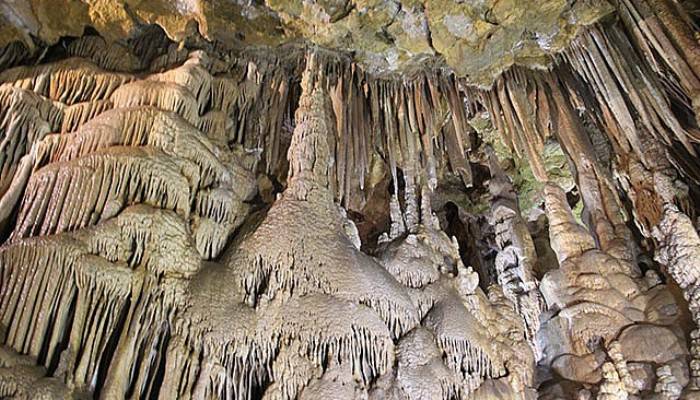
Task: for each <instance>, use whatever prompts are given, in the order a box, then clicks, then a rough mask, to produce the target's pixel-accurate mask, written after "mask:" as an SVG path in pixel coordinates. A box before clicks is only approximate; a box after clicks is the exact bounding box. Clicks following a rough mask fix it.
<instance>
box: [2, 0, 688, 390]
mask: <svg viewBox="0 0 700 400" xmlns="http://www.w3.org/2000/svg"><path fill="white" fill-rule="evenodd" d="M617 8H618V13H617V15H616V16H617V17H618V19H617V20H614V21H607V22H605V23H600V24H596V25H592V26H589V27H588V28H587V29H585V30H584V31H583V32H581V33H580V35H578V37H577V38H576V39H575V40H574V41H573V42H572V43H571V45H570V46H569V47H568V48H567V49H566V50H565V51H563V52H562V53H560V54H558V55H556V56H554V57H553V58H552V68H551V69H550V70H548V71H530V70H526V69H524V68H520V67H515V68H513V69H511V70H510V71H507V72H506V73H504V74H503V75H502V76H501V77H500V78H498V79H497V80H496V82H495V83H494V85H493V87H492V88H490V89H484V88H480V89H477V88H470V87H468V85H467V84H466V81H464V80H462V79H459V78H457V77H455V76H454V75H453V74H451V73H449V72H447V71H444V70H440V71H420V72H415V73H412V74H410V75H404V76H401V77H391V78H387V77H383V78H379V77H375V76H372V75H370V74H368V73H366V72H364V71H363V70H362V68H361V67H360V66H358V65H356V64H354V63H353V62H352V61H351V59H350V58H349V57H347V56H346V55H339V54H335V53H329V52H326V51H323V50H320V49H307V48H300V47H295V46H288V47H284V48H282V49H281V50H282V51H280V52H279V54H283V55H275V54H263V53H262V52H260V51H246V52H243V53H241V54H237V55H235V56H232V55H231V54H227V55H226V57H221V56H222V55H221V54H220V53H219V52H217V51H216V49H215V48H212V47H208V48H205V47H206V46H199V47H198V49H196V50H194V47H197V46H194V47H193V48H188V46H185V45H184V43H183V44H182V45H180V46H178V45H176V44H175V43H172V42H170V41H169V40H168V39H167V37H165V35H164V34H163V33H162V32H159V31H158V30H157V29H156V30H152V29H151V28H148V29H145V32H144V33H143V34H142V35H141V36H140V37H137V38H134V39H130V40H128V41H125V42H123V43H108V42H106V41H105V40H104V39H102V38H100V37H98V36H85V37H82V38H78V39H75V40H73V41H70V42H68V43H64V45H63V46H61V49H60V55H61V56H65V57H56V58H57V59H55V60H51V61H49V62H38V63H37V65H31V66H30V65H20V66H16V67H14V68H9V69H4V70H2V71H0V138H1V140H2V141H1V143H0V168H1V169H0V171H1V173H0V228H1V229H0V235H1V236H2V238H3V240H4V244H3V245H2V247H0V340H1V342H2V345H1V346H0V397H3V398H4V397H9V398H33V397H35V396H37V395H39V396H44V397H46V398H83V397H99V398H108V399H112V398H115V399H117V398H161V399H173V398H183V399H188V398H192V399H200V398H227V399H256V398H263V399H270V400H272V399H295V398H300V399H331V398H332V399H346V398H347V399H351V398H358V399H367V398H369V399H377V400H378V399H397V400H399V399H425V398H431V399H494V398H495V399H519V398H522V399H534V398H543V399H571V398H579V399H588V398H594V397H596V398H598V399H611V400H621V399H635V398H636V399H642V398H654V399H678V398H680V396H681V395H683V396H685V398H695V397H694V396H698V393H699V392H700V333H699V332H700V331H698V330H697V329H695V330H692V329H693V328H696V325H697V324H698V323H700V289H699V288H700V272H698V263H700V237H699V236H698V228H697V226H696V225H695V224H694V221H693V218H694V217H695V212H696V210H697V209H698V207H699V206H700V204H699V203H698V200H697V196H698V184H699V183H700V164H699V163H698V162H697V155H696V154H697V152H698V150H699V149H700V146H698V142H700V128H699V127H698V118H697V117H698V113H697V110H698V103H699V102H700V100H698V98H700V97H698V96H700V94H699V93H700V90H699V89H700V83H699V82H700V65H699V64H698V57H697V56H698V52H699V51H700V46H699V45H698V42H697V29H695V27H694V25H693V22H692V21H691V20H690V16H689V15H688V14H684V13H683V10H682V9H681V8H680V6H678V5H676V4H674V3H673V2H671V1H667V0H621V1H619V2H618V3H617ZM54 51H57V50H56V49H54ZM28 57H29V55H28V51H27V49H25V48H22V47H18V46H10V47H8V48H5V49H3V50H2V51H0V68H6V67H9V66H13V65H18V64H21V63H22V61H23V60H27V59H28ZM224 60H226V61H224ZM38 61H41V60H38ZM484 110H485V111H486V113H487V115H488V117H489V119H490V121H491V122H492V124H493V127H494V128H495V129H496V131H497V132H498V134H499V138H500V141H501V142H502V143H503V144H505V147H506V148H507V149H508V150H509V151H510V154H511V157H512V158H518V159H519V158H522V159H525V160H526V161H527V163H528V165H529V167H530V170H531V171H532V175H533V176H534V179H535V180H536V181H537V182H538V184H539V185H540V187H541V188H542V189H541V191H542V196H541V198H542V199H543V201H542V204H540V205H536V206H539V207H540V212H541V213H542V214H543V215H544V216H545V217H546V229H547V231H548V235H547V236H548V238H547V240H545V244H544V245H543V244H542V240H540V239H541V238H536V237H534V235H533V234H532V233H531V231H533V229H532V226H531V225H532V224H529V222H532V221H528V219H527V216H526V215H524V214H525V211H528V212H530V210H522V209H521V206H520V203H519V199H518V188H517V185H516V182H514V181H513V179H511V177H509V176H508V174H507V172H506V169H507V168H505V166H506V164H507V162H505V161H506V160H503V159H499V155H500V156H502V154H501V153H498V152H496V151H494V149H492V148H491V147H490V146H488V145H486V144H484V143H483V141H482V140H481V138H479V137H476V136H477V134H476V132H475V131H474V129H473V128H472V127H471V125H470V121H471V120H472V118H473V117H474V116H475V114H476V113H477V112H482V111H484ZM551 143H556V144H557V145H558V146H560V147H561V149H562V150H563V151H564V153H565V154H566V156H567V158H568V160H569V161H570V167H571V170H572V175H573V176H574V179H575V183H576V190H574V191H570V192H568V193H567V191H566V190H564V189H563V188H562V187H560V186H559V185H558V184H557V183H556V180H555V179H554V177H553V172H552V171H551V168H550V167H548V165H547V162H546V159H545V156H546V154H545V150H546V148H547V146H549V145H550V144H551ZM497 153H498V154H497ZM483 175H488V176H486V177H484V176H483ZM265 180H267V181H268V182H269V181H273V182H274V185H277V189H276V190H277V192H278V193H275V194H276V198H274V199H271V200H269V203H270V204H265V205H261V204H260V202H262V201H264V200H261V198H263V197H264V193H263V189H264V182H265ZM450 180H451V182H453V183H454V182H459V184H458V185H455V186H458V187H459V189H458V192H459V193H461V195H462V196H464V197H467V196H468V195H470V194H471V193H475V192H476V193H478V192H479V191H480V190H481V189H485V187H486V186H488V188H487V190H484V191H483V193H484V196H485V198H486V199H487V200H486V201H487V202H488V204H489V205H490V207H486V211H483V216H486V217H487V218H482V221H483V222H482V223H483V224H485V225H487V226H488V229H484V230H482V231H481V232H482V233H483V232H490V233H489V235H486V234H484V235H483V236H484V237H478V238H469V240H468V241H466V242H465V241H464V238H457V237H452V238H450V237H448V235H447V234H446V233H445V231H446V230H448V228H454V227H455V226H456V224H458V223H463V222H464V221H463V220H462V217H463V216H465V215H467V214H470V213H475V211H473V210H466V209H461V208H460V209H459V213H457V214H456V216H455V218H454V219H455V221H445V218H444V216H443V218H442V219H441V218H440V217H439V216H438V215H437V214H436V212H435V211H439V210H438V209H437V208H438V207H436V206H435V204H439V202H440V201H442V202H444V200H443V199H441V198H440V195H441V193H444V192H445V191H446V190H454V188H450V185H449V184H446V182H447V181H450ZM382 190H384V191H387V192H388V193H386V194H384V195H383V196H378V195H377V194H376V192H377V191H382ZM567 190H568V189H567ZM256 192H257V194H259V196H258V195H256ZM373 196H374V197H373ZM272 197H274V196H272ZM377 198H379V199H382V200H386V202H385V203H382V204H381V205H380V206H379V207H385V209H384V212H385V214H386V215H387V223H386V226H384V228H385V231H384V233H383V234H382V235H381V236H380V237H379V240H378V243H376V244H374V243H372V244H371V246H370V248H371V249H372V250H371V251H372V254H367V252H366V251H362V250H363V249H364V246H366V245H367V243H366V242H365V241H364V239H365V238H364V237H363V238H361V237H360V234H359V230H358V228H357V227H356V225H355V224H354V223H353V221H351V220H350V218H349V216H348V215H350V214H351V212H352V213H355V214H357V213H361V212H362V211H363V210H364V209H365V208H366V207H368V206H373V204H371V203H372V202H374V201H377ZM579 199H580V203H581V204H582V205H583V211H582V212H581V215H580V216H579V215H578V212H574V210H572V206H574V204H575V202H576V201H578V200H579ZM374 206H375V207H377V206H376V205H374ZM457 207H458V208H459V207H461V206H457ZM260 208H262V210H259V209H260ZM251 210H253V211H251ZM467 225H468V223H467ZM471 232H472V233H473V232H475V230H473V229H472V230H471ZM486 236H489V237H488V238H487V237H486ZM460 240H462V241H460ZM464 243H467V244H466V247H470V249H468V250H469V251H471V253H465V248H464V247H465V245H464ZM479 246H481V247H487V248H486V249H484V248H479ZM543 246H544V249H543ZM471 247H473V248H471ZM475 248H476V249H475ZM479 251H481V253H480V255H479V257H480V260H479V263H478V264H479V265H478V268H477V269H480V270H479V271H475V270H474V269H473V268H471V267H470V266H469V265H465V264H467V263H472V262H474V263H475V264H476V262H475V260H470V259H468V258H469V257H467V256H465V254H473V253H474V252H477V253H478V252H479ZM549 254H551V257H549ZM550 258H551V260H553V261H551V260H550ZM650 258H653V259H650ZM548 260H550V261H548ZM548 262H549V263H553V264H554V265H546V264H547V263H548ZM480 276H481V277H484V276H493V277H494V279H493V281H491V282H489V281H484V280H483V279H482V281H481V282H480V279H479V277H480ZM676 288H679V289H680V292H682V295H683V296H684V297H685V300H684V299H681V298H680V296H679V295H677V292H678V291H677V290H676ZM691 330H692V331H691Z"/></svg>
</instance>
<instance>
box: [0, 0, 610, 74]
mask: <svg viewBox="0 0 700 400" xmlns="http://www.w3.org/2000/svg"><path fill="white" fill-rule="evenodd" d="M0 10H2V15H0V17H1V18H2V19H0V26H1V28H0V47H1V46H4V45H6V44H8V43H9V42H11V41H21V42H23V43H25V44H26V45H27V46H29V47H30V48H33V47H35V46H36V45H45V44H54V43H56V42H57V41H58V40H59V39H60V38H61V37H66V36H74V37H75V36H81V35H82V34H83V32H84V30H85V28H86V27H91V28H93V29H95V30H97V32H99V34H100V35H101V36H102V37H104V38H106V39H108V40H114V41H119V40H124V38H128V37H130V36H134V35H136V34H138V32H139V29H140V28H141V27H143V26H144V25H148V24H157V25H159V26H161V27H162V28H163V29H164V30H165V32H166V33H167V35H168V36H169V37H170V38H171V39H172V40H174V41H176V42H179V41H182V40H184V39H185V38H187V37H191V36H192V35H193V34H195V33H197V32H198V33H199V34H201V36H202V37H204V38H205V39H206V40H208V41H211V42H216V43H218V44H220V45H222V46H223V47H224V48H229V49H241V48H243V47H247V46H273V47H274V46H278V45H280V44H283V43H287V42H290V41H299V40H306V41H308V42H311V43H314V44H317V45H320V46H323V47H326V48H329V49H335V50H341V51H344V52H351V53H352V54H353V56H354V58H355V59H356V61H358V62H359V63H360V64H362V65H363V66H364V67H365V69H366V70H367V71H370V72H373V73H377V74H384V73H391V72H399V71H405V70H407V69H412V68H416V67H420V66H422V65H424V64H425V62H426V60H435V61H436V62H438V63H440V64H442V65H446V66H449V67H450V68H452V69H453V70H454V71H455V72H456V73H457V74H458V75H459V76H461V77H466V78H467V79H468V81H469V82H472V83H475V84H481V85H488V84H490V83H491V82H492V81H493V79H494V78H495V77H496V76H498V75H499V74H500V73H501V72H502V71H503V70H505V69H507V68H509V67H511V66H512V65H514V64H520V65H527V66H538V67H542V66H545V65H547V63H548V62H549V58H548V57H547V56H548V55H550V54H552V53H555V52H558V51H561V50H562V49H564V48H565V47H566V46H567V45H568V43H569V42H570V41H571V39H572V38H573V37H574V36H575V35H576V34H577V33H578V32H579V31H580V29H581V28H582V27H584V26H588V25H591V24H593V23H594V22H596V21H598V20H600V19H601V18H603V17H604V16H606V15H609V14H610V13H611V12H613V7H612V6H611V5H610V4H609V3H607V2H606V1H605V0H581V1H571V0H553V1H540V0H467V1H454V0H422V1H420V0H355V1H351V0H322V1H307V0H265V1H262V0H258V1H255V0H100V1H82V0H7V1H4V2H2V3H0Z"/></svg>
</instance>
